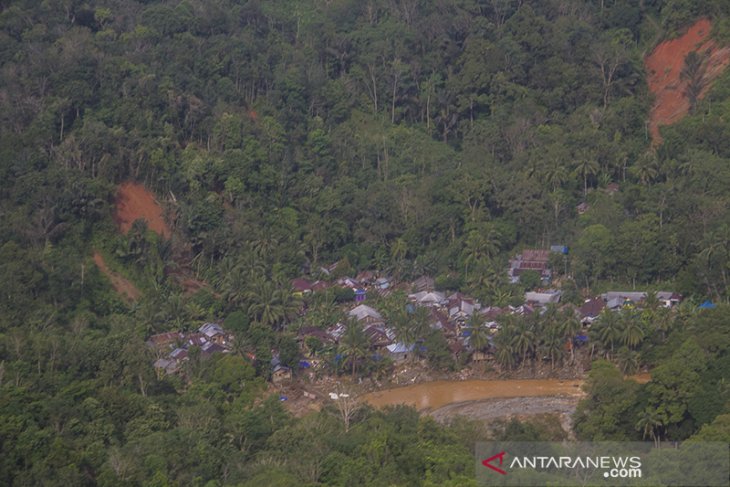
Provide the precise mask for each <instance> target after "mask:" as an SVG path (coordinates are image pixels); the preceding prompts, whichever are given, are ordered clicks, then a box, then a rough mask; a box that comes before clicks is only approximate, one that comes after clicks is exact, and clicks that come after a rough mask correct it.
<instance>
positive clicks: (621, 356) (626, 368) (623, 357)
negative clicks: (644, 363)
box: [616, 347, 640, 375]
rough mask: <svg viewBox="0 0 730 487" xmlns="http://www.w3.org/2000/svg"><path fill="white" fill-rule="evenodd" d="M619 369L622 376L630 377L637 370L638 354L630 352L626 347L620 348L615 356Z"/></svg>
mask: <svg viewBox="0 0 730 487" xmlns="http://www.w3.org/2000/svg"><path fill="white" fill-rule="evenodd" d="M616 359H617V360H618V366H619V369H621V372H622V373H623V374H624V375H631V374H633V373H635V372H636V371H637V370H639V364H640V359H639V352H636V351H634V350H631V349H629V348H627V347H621V348H620V349H619V351H618V353H617V354H616Z"/></svg>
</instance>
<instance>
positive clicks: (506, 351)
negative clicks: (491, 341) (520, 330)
mask: <svg viewBox="0 0 730 487" xmlns="http://www.w3.org/2000/svg"><path fill="white" fill-rule="evenodd" d="M501 333H502V332H500V335H501ZM500 335H497V340H495V341H496V342H497V343H496V344H495V346H496V347H497V350H496V353H495V354H494V358H495V360H496V361H497V363H498V364H499V365H500V366H501V367H502V368H504V369H506V370H511V369H512V368H513V367H514V366H515V351H514V348H513V347H512V344H511V340H510V339H509V338H510V337H508V336H506V339H504V340H499V336H500Z"/></svg>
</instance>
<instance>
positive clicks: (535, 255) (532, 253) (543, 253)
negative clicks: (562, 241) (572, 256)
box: [522, 249, 550, 267]
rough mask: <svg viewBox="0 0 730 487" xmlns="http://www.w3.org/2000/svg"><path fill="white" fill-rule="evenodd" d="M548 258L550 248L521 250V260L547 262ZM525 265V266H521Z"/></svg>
mask: <svg viewBox="0 0 730 487" xmlns="http://www.w3.org/2000/svg"><path fill="white" fill-rule="evenodd" d="M549 260H550V250H543V249H527V250H524V251H522V262H523V263H525V262H535V263H544V264H547V263H548V261H549ZM522 267H525V266H522Z"/></svg>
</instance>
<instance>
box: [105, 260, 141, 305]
mask: <svg viewBox="0 0 730 487" xmlns="http://www.w3.org/2000/svg"><path fill="white" fill-rule="evenodd" d="M94 263H95V264H96V266H97V267H98V268H99V270H100V271H101V272H102V273H103V274H104V275H105V276H107V277H108V278H109V280H110V281H111V283H112V286H113V287H114V289H115V290H116V291H117V292H118V293H119V294H120V295H121V296H122V297H124V299H125V300H127V301H136V300H138V299H139V298H140V296H141V293H140V292H139V289H137V288H136V287H135V286H134V284H132V283H131V282H129V281H128V280H127V279H125V278H123V277H122V276H120V275H119V274H117V273H116V272H114V271H112V270H111V269H109V266H107V265H106V262H104V257H102V255H101V254H100V253H99V252H97V251H94Z"/></svg>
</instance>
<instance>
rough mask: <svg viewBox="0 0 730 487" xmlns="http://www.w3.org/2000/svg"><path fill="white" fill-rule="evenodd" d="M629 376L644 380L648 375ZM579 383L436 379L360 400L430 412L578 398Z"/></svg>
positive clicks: (640, 380)
mask: <svg viewBox="0 0 730 487" xmlns="http://www.w3.org/2000/svg"><path fill="white" fill-rule="evenodd" d="M631 379H633V380H636V381H637V382H647V381H648V380H649V374H639V375H636V376H633V377H631ZM582 385H583V380H559V379H525V380H466V381H436V382H423V383H420V384H414V385H410V386H404V387H396V388H394V389H386V390H383V391H377V392H371V393H368V394H365V395H363V396H361V399H362V400H364V401H365V402H368V403H369V404H371V405H373V406H375V407H383V406H394V405H397V404H406V405H409V406H415V408H416V409H418V410H419V411H433V410H436V409H439V408H442V407H444V406H447V405H450V404H456V403H463V402H467V401H484V400H487V399H505V398H515V397H543V398H544V397H565V398H573V399H575V400H576V401H577V399H578V398H579V397H580V396H582V395H583V391H582V389H581V386H582Z"/></svg>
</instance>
